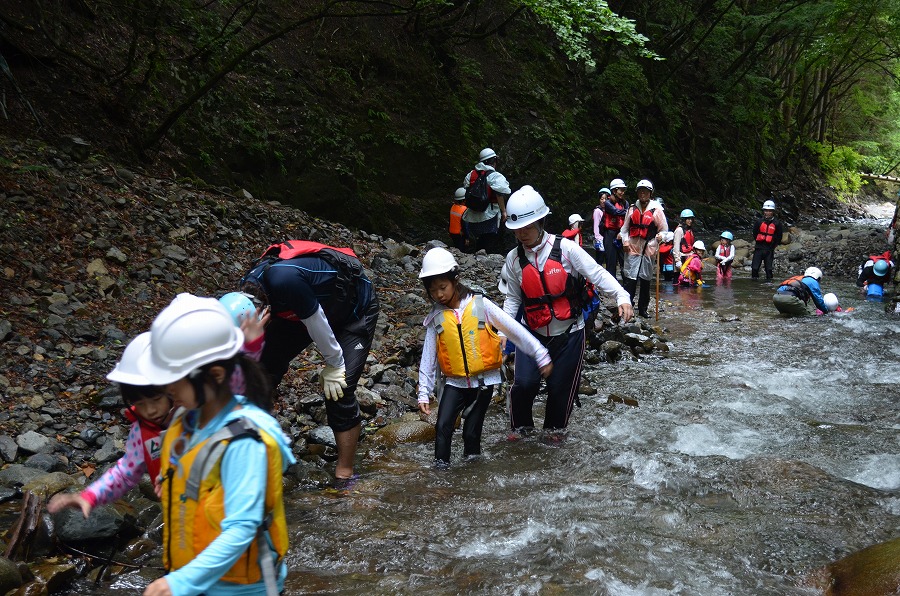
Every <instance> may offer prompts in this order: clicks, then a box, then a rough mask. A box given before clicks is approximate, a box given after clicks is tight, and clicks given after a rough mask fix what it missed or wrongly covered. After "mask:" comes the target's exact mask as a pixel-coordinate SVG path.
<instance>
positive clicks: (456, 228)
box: [450, 203, 467, 236]
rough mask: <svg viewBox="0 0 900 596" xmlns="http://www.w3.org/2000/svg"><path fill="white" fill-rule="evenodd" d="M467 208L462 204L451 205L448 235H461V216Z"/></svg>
mask: <svg viewBox="0 0 900 596" xmlns="http://www.w3.org/2000/svg"><path fill="white" fill-rule="evenodd" d="M466 209H467V207H466V206H465V205H463V204H462V203H453V206H452V207H450V234H452V235H453V236H459V235H460V234H462V216H463V213H465V212H466Z"/></svg>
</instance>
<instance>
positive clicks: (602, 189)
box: [597, 186, 612, 195]
mask: <svg viewBox="0 0 900 596" xmlns="http://www.w3.org/2000/svg"><path fill="white" fill-rule="evenodd" d="M603 193H606V194H608V195H611V194H612V191H611V190H609V189H608V188H606V187H605V186H604V187H603V188H601V189H600V190H598V191H597V194H598V195H602V194H603Z"/></svg>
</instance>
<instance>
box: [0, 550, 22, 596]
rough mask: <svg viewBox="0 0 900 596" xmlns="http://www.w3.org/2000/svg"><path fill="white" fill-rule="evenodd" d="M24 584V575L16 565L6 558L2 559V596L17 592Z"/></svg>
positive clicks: (0, 569) (0, 559) (0, 572)
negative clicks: (12, 591)
mask: <svg viewBox="0 0 900 596" xmlns="http://www.w3.org/2000/svg"><path fill="white" fill-rule="evenodd" d="M22 583H23V580H22V574H21V573H19V568H18V567H16V564H15V563H13V562H12V561H10V560H9V559H7V558H6V557H0V594H6V593H7V592H9V591H10V590H15V589H16V588H18V587H19V586H21V585H22Z"/></svg>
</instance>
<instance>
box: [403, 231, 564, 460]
mask: <svg viewBox="0 0 900 596" xmlns="http://www.w3.org/2000/svg"><path fill="white" fill-rule="evenodd" d="M459 277H460V271H459V264H458V263H457V262H456V259H455V258H453V255H452V254H450V252H449V251H447V250H446V249H443V248H432V249H431V250H429V251H428V252H427V253H426V254H425V257H424V258H423V259H422V270H421V272H420V273H419V279H421V280H422V283H423V285H424V286H425V291H426V292H427V294H428V299H429V300H431V302H432V303H433V308H432V309H431V312H430V313H428V316H427V317H425V322H424V323H423V324H424V326H425V329H426V331H425V345H424V346H423V348H422V360H421V362H420V364H419V391H418V401H419V410H420V411H421V412H422V413H423V414H425V415H428V414H430V413H431V407H430V405H429V402H430V397H431V393H432V391H433V390H434V387H435V384H436V383H435V379H436V376H437V372H438V369H439V370H440V372H441V373H442V374H443V375H444V376H445V377H446V380H445V382H444V387H443V392H442V393H441V395H440V396H438V397H439V400H438V401H439V404H438V418H437V426H436V429H435V430H436V433H435V440H434V465H435V466H436V467H438V468H441V469H444V468H448V467H449V466H450V442H451V439H452V437H453V430H454V427H455V425H456V417H457V416H459V415H460V413H462V416H463V418H464V420H465V421H464V422H463V433H462V434H463V455H464V456H465V457H471V456H477V455H481V429H482V426H483V425H484V417H485V414H486V413H487V409H488V405H489V404H490V399H491V395H493V391H494V387H495V386H497V385H500V384H501V383H502V382H503V380H502V378H501V373H500V367H501V365H502V364H503V353H502V348H501V345H500V344H501V340H500V336H499V335H498V334H497V332H496V331H495V329H499V330H500V332H501V333H503V334H505V335H506V337H507V338H508V339H509V340H510V341H512V342H515V344H516V351H517V353H518V354H519V355H520V356H519V357H521V355H524V354H527V355H528V357H529V358H531V359H532V360H533V361H534V362H535V363H536V364H537V367H538V371H539V373H540V375H541V376H542V377H544V378H547V377H549V376H550V373H551V372H552V371H553V365H552V364H551V362H550V353H549V352H548V351H547V349H546V348H545V347H544V346H542V345H541V343H540V342H539V341H538V340H537V339H535V337H534V336H533V335H531V334H530V333H529V332H528V330H527V329H525V327H523V326H522V325H521V324H520V323H517V322H516V320H515V319H514V318H513V317H511V316H509V315H508V314H506V313H505V312H503V310H502V309H501V308H500V307H499V306H497V305H496V304H494V303H493V302H491V301H490V300H488V299H487V298H485V297H484V296H482V295H481V294H476V293H474V292H472V290H470V289H469V288H468V287H466V286H465V285H464V284H463V283H462V282H461V281H460V279H459ZM463 338H466V341H463Z"/></svg>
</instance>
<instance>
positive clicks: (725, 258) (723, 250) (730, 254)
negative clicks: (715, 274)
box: [716, 244, 734, 265]
mask: <svg viewBox="0 0 900 596" xmlns="http://www.w3.org/2000/svg"><path fill="white" fill-rule="evenodd" d="M716 260H717V261H718V262H719V265H727V264H729V263H730V262H732V261H733V260H734V244H729V245H728V246H725V245H724V244H720V245H719V246H717V247H716Z"/></svg>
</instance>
